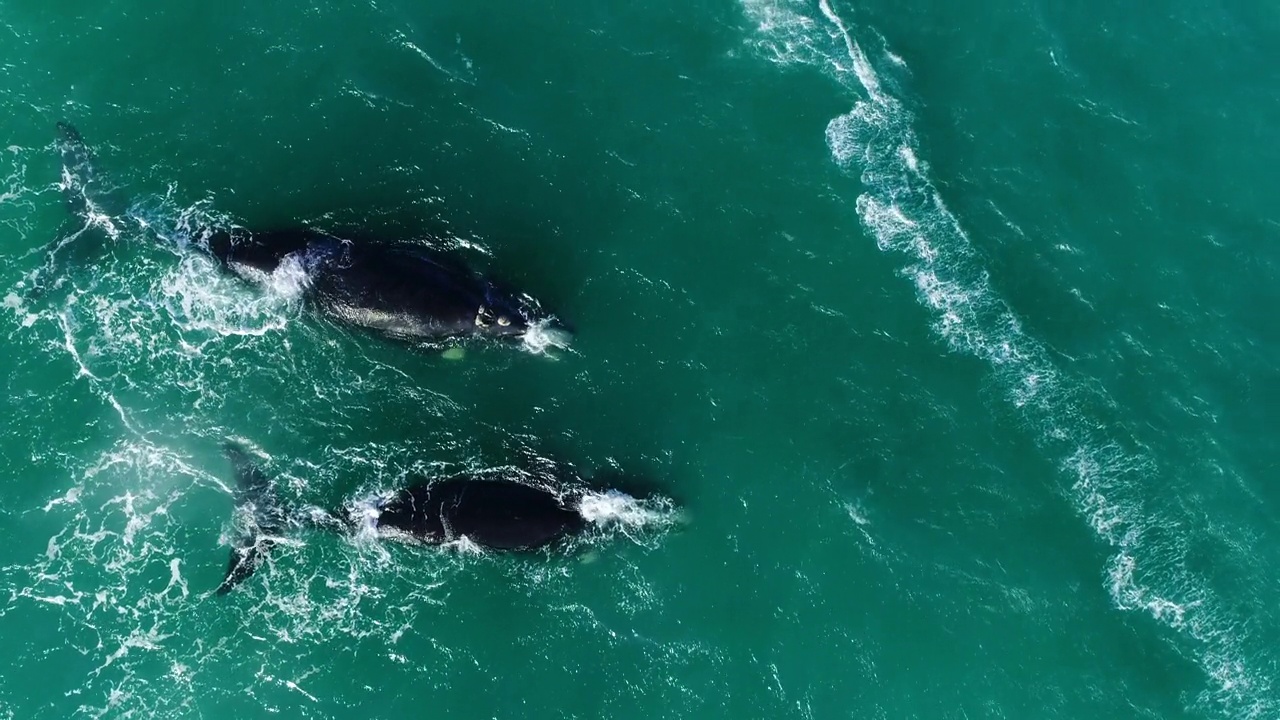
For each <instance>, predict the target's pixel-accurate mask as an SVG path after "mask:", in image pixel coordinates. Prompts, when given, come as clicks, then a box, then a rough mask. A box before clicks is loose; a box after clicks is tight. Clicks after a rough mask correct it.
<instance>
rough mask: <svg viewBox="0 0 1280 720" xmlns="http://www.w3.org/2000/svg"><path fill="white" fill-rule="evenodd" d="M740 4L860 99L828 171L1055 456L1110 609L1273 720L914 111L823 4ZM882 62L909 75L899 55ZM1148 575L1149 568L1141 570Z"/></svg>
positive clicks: (1229, 623) (1238, 711)
mask: <svg viewBox="0 0 1280 720" xmlns="http://www.w3.org/2000/svg"><path fill="white" fill-rule="evenodd" d="M742 5H743V9H744V11H745V12H746V14H747V16H748V17H749V18H751V19H752V20H753V21H754V22H756V23H757V26H758V27H757V33H756V36H755V37H754V38H752V39H751V41H750V42H751V44H752V45H753V46H754V47H755V48H756V49H757V50H758V52H759V53H760V54H761V55H762V56H763V57H764V58H766V59H767V60H769V61H770V62H773V63H775V64H778V65H782V66H793V65H803V66H811V67H814V68H817V69H820V70H821V71H823V72H824V73H826V74H827V75H828V76H829V77H830V78H832V79H833V80H834V81H836V82H837V83H838V84H839V85H840V86H841V87H842V88H844V90H845V91H847V92H848V93H849V94H850V95H851V96H853V97H855V98H856V99H855V100H854V102H853V107H852V109H851V110H850V111H849V112H848V113H845V114H844V115H841V116H839V117H836V118H834V119H833V120H831V121H830V123H829V124H828V126H827V129H826V136H827V145H828V147H829V149H830V151H831V156H832V158H833V160H834V161H835V162H836V163H837V164H838V165H840V166H841V167H842V168H845V169H847V170H849V171H850V172H855V173H857V174H858V175H859V177H860V179H861V181H862V184H863V186H864V187H865V191H864V192H863V193H862V194H861V195H860V196H859V197H858V198H857V203H856V207H857V212H858V216H859V218H860V219H861V221H862V223H863V225H864V226H865V227H866V228H867V230H868V231H870V233H871V234H872V236H873V237H874V238H875V241H876V244H877V246H878V247H879V248H880V249H881V250H883V251H886V252H893V253H897V254H900V255H902V256H904V257H905V258H907V263H906V264H905V265H904V266H903V267H902V268H901V274H902V275H903V276H904V277H905V278H906V279H907V280H908V281H909V282H910V283H912V285H913V286H914V287H915V290H916V294H917V297H918V298H919V300H920V302H921V304H923V305H924V306H925V307H927V308H929V309H930V310H931V311H932V313H933V317H934V320H933V327H934V330H935V331H936V332H937V333H938V335H939V337H940V338H941V339H942V340H943V341H944V342H946V343H947V345H948V346H949V347H951V348H952V349H953V350H955V351H956V352H960V353H964V354H968V355H972V356H974V357H977V358H980V359H982V360H984V361H986V362H987V363H988V365H989V366H990V368H991V371H992V373H993V374H994V376H995V377H996V379H997V381H998V384H999V385H1000V387H1001V388H1002V389H1003V391H1004V394H1005V397H1006V399H1007V400H1008V401H1009V403H1010V404H1011V405H1012V406H1013V407H1015V408H1016V409H1017V410H1018V411H1019V412H1020V413H1021V415H1022V417H1023V419H1024V420H1025V421H1026V422H1027V423H1028V424H1029V425H1030V426H1032V428H1033V430H1034V431H1035V433H1036V436H1035V437H1036V440H1037V442H1038V444H1039V445H1040V446H1041V447H1042V448H1044V449H1045V450H1046V452H1050V453H1052V454H1054V455H1056V456H1057V457H1059V458H1061V466H1062V469H1063V471H1064V473H1065V474H1066V475H1067V477H1068V478H1069V479H1070V481H1071V486H1070V490H1069V496H1070V497H1071V499H1072V501H1073V502H1074V503H1075V504H1076V506H1077V508H1078V509H1079V511H1080V512H1081V513H1082V514H1083V515H1084V517H1085V518H1086V519H1087V520H1088V522H1089V525H1090V526H1091V527H1092V528H1093V530H1094V531H1095V532H1096V533H1097V534H1098V535H1099V536H1100V537H1101V538H1103V539H1104V540H1106V541H1107V542H1108V543H1110V544H1111V545H1112V547H1113V548H1114V550H1115V555H1114V556H1113V557H1112V560H1111V563H1110V567H1109V568H1108V571H1107V575H1108V583H1107V589H1108V591H1109V592H1110V594H1111V597H1112V600H1113V602H1114V603H1115V605H1116V607H1117V608H1119V609H1122V610H1138V611H1141V612H1145V613H1147V614H1149V615H1150V616H1151V617H1152V618H1154V619H1155V620H1156V621H1158V622H1160V623H1162V624H1164V625H1166V626H1167V627H1169V628H1171V629H1173V630H1175V631H1177V632H1180V633H1183V634H1184V635H1186V636H1187V637H1189V638H1192V639H1194V640H1195V641H1196V644H1197V648H1198V649H1197V653H1198V659H1199V663H1200V665H1201V667H1202V668H1203V669H1204V671H1205V672H1206V674H1207V675H1208V676H1209V678H1211V686H1210V688H1209V690H1207V691H1206V694H1205V695H1204V696H1202V697H1201V698H1199V700H1200V701H1201V702H1205V701H1209V702H1212V703H1215V704H1217V705H1218V706H1219V707H1221V708H1222V709H1223V710H1224V711H1226V712H1227V713H1228V714H1229V715H1232V716H1234V717H1244V718H1260V717H1272V716H1275V715H1276V714H1277V712H1280V703H1278V702H1277V701H1276V700H1275V699H1274V696H1273V694H1272V682H1271V679H1270V678H1269V677H1268V676H1267V675H1266V674H1265V671H1264V669H1265V668H1267V667H1269V666H1270V665H1272V664H1274V662H1275V659H1274V656H1268V657H1262V658H1256V657H1255V658H1250V657H1248V650H1247V649H1246V647H1245V643H1246V641H1247V635H1245V634H1244V633H1242V631H1241V630H1240V627H1241V626H1242V624H1243V621H1242V619H1241V618H1239V617H1234V616H1232V615H1231V613H1230V611H1229V610H1227V609H1226V608H1227V605H1228V604H1227V603H1224V602H1223V601H1222V600H1221V599H1220V598H1218V597H1215V596H1214V594H1213V592H1212V591H1211V590H1210V589H1209V588H1208V587H1207V586H1206V585H1205V584H1204V582H1203V581H1201V580H1199V579H1198V578H1196V577H1194V576H1193V575H1191V574H1190V572H1189V571H1188V570H1187V569H1186V565H1185V563H1184V562H1183V558H1184V557H1185V554H1186V548H1185V547H1183V545H1184V544H1185V543H1183V542H1181V539H1171V538H1170V535H1169V534H1168V533H1165V534H1163V535H1161V534H1159V533H1156V532H1153V531H1152V529H1153V527H1156V526H1160V525H1163V526H1166V527H1168V526H1175V527H1176V524H1177V520H1176V518H1174V519H1170V518H1157V517H1154V516H1152V515H1151V514H1149V512H1148V510H1147V509H1146V508H1145V507H1144V501H1143V499H1142V495H1143V489H1144V486H1145V485H1149V484H1150V483H1151V482H1153V481H1154V480H1156V479H1157V478H1158V472H1159V471H1158V470H1157V468H1156V463H1155V461H1154V460H1153V459H1152V458H1151V457H1150V456H1148V455H1145V454H1143V453H1142V452H1141V451H1140V450H1133V449H1129V447H1131V446H1133V445H1135V444H1134V443H1132V442H1128V438H1127V437H1126V435H1125V433H1124V432H1123V431H1122V430H1121V429H1119V428H1110V427H1107V426H1105V425H1103V424H1102V422H1101V421H1099V420H1097V419H1096V418H1094V417H1091V416H1090V414H1089V413H1088V412H1087V411H1086V410H1084V408H1086V407H1096V406H1099V405H1100V406H1102V407H1105V408H1114V403H1113V402H1112V401H1111V400H1110V398H1109V397H1107V396H1106V395H1105V394H1104V393H1103V392H1102V391H1101V390H1098V389H1096V388H1094V387H1093V386H1092V385H1091V384H1090V383H1088V382H1087V381H1079V380H1076V379H1073V378H1071V377H1069V376H1068V375H1066V374H1065V373H1063V372H1061V371H1060V370H1059V369H1058V368H1057V367H1056V366H1055V364H1054V363H1053V361H1052V360H1051V358H1050V356H1049V353H1048V352H1047V350H1046V349H1045V347H1044V346H1043V345H1042V344H1041V343H1040V342H1039V341H1038V340H1036V339H1035V338H1033V337H1031V336H1030V335H1028V334H1027V333H1026V332H1025V331H1024V330H1023V329H1022V327H1021V323H1020V322H1019V321H1018V318H1017V316H1016V315H1015V313H1014V311H1013V310H1012V309H1011V308H1010V307H1009V306H1008V305H1007V303H1006V302H1005V301H1004V300H1003V299H1002V298H1001V297H1000V296H999V295H998V294H997V293H996V291H995V289H994V288H993V287H992V285H991V283H990V281H989V279H988V277H987V272H986V270H985V267H984V265H983V261H982V258H981V257H980V255H979V254H978V253H977V252H976V251H975V250H974V248H973V245H972V243H971V242H970V239H969V237H968V235H967V234H966V233H965V231H964V229H963V228H962V227H961V226H960V224H959V221H958V220H957V219H956V217H955V216H954V215H952V214H951V213H950V211H948V209H947V207H946V205H945V203H944V202H943V200H942V197H941V195H940V194H939V193H938V191H937V189H936V188H935V187H934V185H933V183H932V182H931V180H930V179H929V177H928V175H927V165H926V164H925V163H924V162H922V161H921V160H920V158H919V153H918V152H917V147H918V142H917V140H916V137H915V133H914V130H913V129H912V123H913V118H912V116H911V113H910V112H909V111H908V110H907V109H906V108H905V107H904V106H903V104H902V103H901V102H900V101H899V100H898V99H897V98H895V97H893V96H892V95H891V94H890V93H888V92H887V91H886V90H885V89H884V85H883V83H882V82H881V81H880V78H879V77H878V76H877V74H876V72H875V70H874V68H873V66H872V63H871V61H870V60H869V58H868V57H867V55H866V53H865V52H864V51H863V49H862V48H861V46H860V45H859V44H858V42H857V41H856V39H855V37H854V34H853V33H852V32H851V31H850V29H849V26H848V25H847V24H846V22H845V20H844V19H843V18H842V17H841V16H840V14H839V13H837V12H836V11H835V10H834V9H833V7H832V6H831V3H830V2H829V0H821V1H820V2H819V5H818V11H819V12H818V13H817V14H816V15H811V14H810V13H811V12H812V9H811V7H810V5H809V4H808V3H807V2H802V1H800V0H742ZM884 60H885V61H886V62H888V63H891V64H893V65H894V66H897V67H899V68H904V69H905V68H906V62H905V61H904V60H903V59H902V58H901V57H898V56H896V55H892V54H887V55H886V57H885V58H884ZM854 520H855V522H858V520H857V518H856V517H855V518H854ZM859 525H860V526H861V523H859ZM1175 537H1176V536H1175ZM1183 539H1185V538H1183ZM1148 565H1149V566H1151V568H1152V569H1151V570H1149V571H1145V572H1144V570H1143V568H1144V567H1146V566H1148ZM1254 650H1255V652H1256V651H1257V649H1256V648H1254ZM1264 652H1265V651H1264Z"/></svg>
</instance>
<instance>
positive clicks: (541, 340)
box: [521, 319, 573, 355]
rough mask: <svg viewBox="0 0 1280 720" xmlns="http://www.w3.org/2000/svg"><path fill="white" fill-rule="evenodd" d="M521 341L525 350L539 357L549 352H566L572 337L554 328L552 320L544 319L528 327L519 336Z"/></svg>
mask: <svg viewBox="0 0 1280 720" xmlns="http://www.w3.org/2000/svg"><path fill="white" fill-rule="evenodd" d="M521 341H522V343H523V344H524V348H525V349H526V350H528V351H529V352H531V353H533V354H535V355H540V354H543V353H546V352H547V351H549V350H567V349H568V348H569V344H570V343H571V342H573V335H572V334H571V333H569V332H567V331H565V330H561V329H560V328H557V327H555V322H554V320H552V319H546V320H540V321H538V322H536V323H534V324H533V325H530V326H529V329H528V330H526V331H525V333H524V335H523V336H521Z"/></svg>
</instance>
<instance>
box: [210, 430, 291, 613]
mask: <svg viewBox="0 0 1280 720" xmlns="http://www.w3.org/2000/svg"><path fill="white" fill-rule="evenodd" d="M222 450H223V454H224V455H225V456H226V458H227V460H228V461H230V462H231V466H232V468H234V470H235V476H236V488H235V501H236V521H237V522H238V523H239V524H240V528H239V532H238V534H237V536H236V539H235V541H234V543H233V545H232V547H231V556H230V559H229V560H228V561H227V572H226V576H225V577H224V578H223V580H222V584H221V585H219V586H218V589H217V594H218V595H225V594H227V593H228V592H230V591H231V589H232V588H234V587H235V586H236V585H239V584H240V583H241V582H243V581H244V580H246V579H247V578H248V577H249V576H250V575H253V573H254V571H255V570H257V569H258V566H259V565H261V564H262V563H263V561H264V560H266V557H267V555H268V553H270V552H271V548H273V547H275V544H276V538H277V537H278V536H279V534H280V533H281V532H282V531H283V530H284V528H285V524H286V520H287V518H286V515H285V508H284V506H283V505H282V504H281V502H280V497H279V493H278V491H277V488H276V483H275V481H274V480H272V479H271V478H270V477H268V476H267V474H266V473H264V472H263V471H262V469H261V468H260V467H258V465H257V463H255V462H254V461H253V459H252V458H251V457H250V455H249V453H248V452H247V451H246V450H245V449H244V448H242V447H241V446H239V445H237V444H235V443H232V442H227V443H224V444H223V446H222Z"/></svg>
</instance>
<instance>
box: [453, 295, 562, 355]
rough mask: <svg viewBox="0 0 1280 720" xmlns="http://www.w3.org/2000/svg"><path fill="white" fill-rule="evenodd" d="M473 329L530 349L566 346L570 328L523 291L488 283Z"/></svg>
mask: <svg viewBox="0 0 1280 720" xmlns="http://www.w3.org/2000/svg"><path fill="white" fill-rule="evenodd" d="M475 333H476V334H478V335H483V336H485V337H492V338H500V339H504V340H513V341H519V342H523V343H524V344H525V345H526V346H528V347H529V348H530V349H532V350H544V349H546V348H547V347H559V348H565V347H568V346H569V343H570V342H571V341H572V340H573V330H572V329H571V328H570V327H569V326H568V325H567V324H565V322H564V321H562V320H560V319H559V318H558V317H556V315H555V314H554V313H551V312H549V311H547V310H546V309H545V308H544V307H543V306H542V303H540V302H538V301H537V300H536V299H534V298H533V297H530V296H529V295H526V294H524V293H514V292H510V291H507V290H505V289H503V288H501V287H499V286H497V285H495V284H492V283H491V284H490V285H489V286H488V288H487V289H486V291H485V296H484V302H483V303H482V304H481V305H480V308H479V310H478V311H477V312H476V317H475Z"/></svg>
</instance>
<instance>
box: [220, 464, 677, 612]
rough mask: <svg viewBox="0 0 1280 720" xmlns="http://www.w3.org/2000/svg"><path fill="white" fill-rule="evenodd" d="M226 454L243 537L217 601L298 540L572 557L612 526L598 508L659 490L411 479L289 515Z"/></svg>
mask: <svg viewBox="0 0 1280 720" xmlns="http://www.w3.org/2000/svg"><path fill="white" fill-rule="evenodd" d="M223 454H224V456H225V457H226V459H227V460H228V461H229V463H230V464H231V467H232V468H233V470H234V475H235V481H236V487H235V490H234V492H233V497H234V501H235V509H236V512H237V513H239V515H240V518H239V519H240V520H241V523H240V528H241V529H240V530H239V531H238V532H237V533H236V535H235V537H234V539H233V541H232V547H231V550H230V553H229V558H228V561H227V567H226V572H225V573H224V576H223V580H222V583H221V584H219V585H218V587H217V589H216V591H215V592H216V594H218V595H225V594H227V593H228V592H230V591H231V590H232V589H233V588H235V587H236V586H238V585H240V584H241V583H243V582H244V581H245V580H247V579H248V578H249V577H250V576H252V575H253V574H254V572H255V571H256V570H257V569H258V568H259V567H260V566H261V565H262V563H263V562H264V561H265V560H266V558H267V556H268V555H269V553H270V552H271V550H272V548H274V547H275V546H276V544H277V543H279V542H280V541H281V540H282V539H283V538H285V537H286V536H287V535H288V534H290V533H291V532H293V531H295V530H307V529H311V530H323V531H330V532H337V533H341V534H344V535H348V536H361V535H366V534H372V535H374V536H376V537H378V538H383V539H387V540H391V541H399V542H407V543H410V544H413V545H420V546H444V545H452V544H459V543H464V542H465V543H470V544H471V545H473V546H476V547H479V548H481V549H483V550H487V551H493V552H499V553H518V554H529V553H533V552H535V551H553V550H556V549H559V548H564V547H565V546H566V545H567V544H568V541H569V540H570V539H571V538H573V537H574V536H578V535H581V534H583V533H584V532H585V531H587V530H588V529H589V528H590V527H592V526H593V525H597V524H600V523H602V522H606V521H607V520H606V519H605V518H604V517H602V516H601V515H600V514H599V513H597V512H593V511H592V508H591V502H592V501H593V500H595V501H599V500H600V499H602V498H603V499H605V500H607V501H612V502H614V503H621V504H628V505H632V506H638V504H639V503H640V502H642V501H643V499H645V498H648V497H650V496H652V495H653V490H652V488H651V487H648V486H646V484H645V483H643V482H642V481H639V480H637V479H634V478H621V477H614V478H610V481H609V484H608V486H607V487H605V486H601V487H591V486H588V485H586V484H584V483H582V482H581V481H579V480H578V479H577V477H576V476H575V475H574V474H573V473H572V471H570V470H568V469H566V468H563V467H561V466H557V467H556V468H555V469H554V470H552V471H550V472H549V473H548V471H543V472H540V473H533V474H531V473H528V472H526V471H522V470H519V469H516V468H499V469H495V470H490V471H485V472H475V473H462V474H455V475H449V476H445V477H435V478H432V477H424V476H415V477H411V478H409V480H408V482H406V483H405V484H404V486H403V487H401V488H399V489H397V490H395V491H392V492H387V493H384V494H381V495H378V496H376V497H373V498H370V499H366V500H365V501H364V502H362V503H360V504H358V505H355V506H343V507H342V508H340V509H338V510H337V511H335V512H329V511H326V510H324V509H321V508H318V507H314V506H306V507H293V506H291V505H290V504H289V503H288V502H287V501H286V500H285V498H284V497H283V494H282V492H281V488H280V485H279V483H278V482H277V481H276V480H274V479H273V478H271V477H270V476H268V475H267V474H266V473H265V472H264V471H263V470H262V468H261V467H260V466H259V465H258V464H257V463H256V462H255V461H254V459H253V457H252V456H251V455H250V454H249V452H248V451H247V450H246V449H245V448H244V447H243V446H241V445H239V444H237V443H234V442H227V443H224V445H223ZM624 486H625V487H626V488H627V489H626V490H623V489H621V488H623V487H624Z"/></svg>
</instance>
